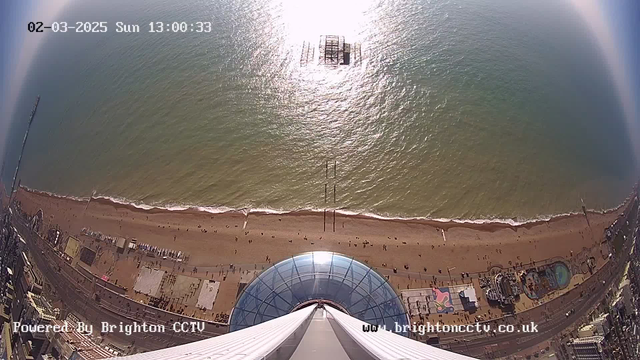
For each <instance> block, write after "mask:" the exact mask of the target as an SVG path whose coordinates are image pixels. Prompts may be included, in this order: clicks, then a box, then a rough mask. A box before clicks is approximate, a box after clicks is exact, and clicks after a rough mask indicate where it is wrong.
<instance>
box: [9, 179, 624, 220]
mask: <svg viewBox="0 0 640 360" xmlns="http://www.w3.org/2000/svg"><path fill="white" fill-rule="evenodd" d="M21 188H23V189H24V190H26V191H29V192H32V193H36V194H45V195H47V196H51V197H55V198H61V199H69V200H74V201H81V202H85V201H89V199H92V200H103V201H108V202H111V203H114V204H119V205H123V206H131V207H134V208H137V209H140V210H146V211H149V210H162V211H187V210H196V211H200V212H206V213H210V214H224V213H234V212H239V213H243V214H245V215H248V214H269V215H285V214H296V213H301V212H310V213H323V212H324V211H325V210H328V211H333V210H332V209H321V208H299V209H294V210H284V209H272V208H231V207H227V206H200V205H184V204H168V205H149V204H144V203H140V202H135V201H130V200H128V199H125V198H122V197H114V196H106V195H95V196H91V197H77V196H70V195H60V194H55V193H52V192H49V191H43V190H37V189H31V188H29V187H26V186H21ZM633 195H634V193H633V192H632V193H631V194H630V195H629V196H628V197H627V198H626V199H625V200H624V201H623V202H622V203H621V204H619V205H618V206H616V207H614V208H610V209H605V210H596V209H587V211H588V212H591V213H599V214H605V213H608V212H612V211H617V210H619V209H620V208H622V207H623V206H624V204H626V203H627V202H628V201H629V200H630V199H631V197H632V196H633ZM335 211H336V213H338V214H341V215H344V216H352V217H356V216H358V217H364V218H372V219H378V220H392V221H433V222H438V223H442V224H443V225H445V224H452V223H453V224H463V225H464V224H469V225H486V224H503V225H508V226H522V225H529V224H533V223H539V222H546V221H551V220H554V219H559V218H566V217H570V216H576V215H580V214H582V212H569V213H561V214H554V215H540V216H538V217H536V218H531V219H521V220H516V219H500V218H495V219H448V218H429V217H421V216H417V217H401V216H385V215H380V214H375V213H371V212H367V211H357V210H347V209H336V210H335Z"/></svg>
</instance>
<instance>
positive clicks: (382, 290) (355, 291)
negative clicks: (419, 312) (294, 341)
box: [230, 251, 408, 335]
mask: <svg viewBox="0 0 640 360" xmlns="http://www.w3.org/2000/svg"><path fill="white" fill-rule="evenodd" d="M313 300H328V301H329V302H332V303H334V304H336V305H338V306H339V307H342V308H343V309H344V310H346V311H347V313H348V314H349V315H351V316H353V317H355V318H358V319H360V320H362V321H365V322H368V323H370V324H377V325H385V326H386V328H387V329H388V330H391V331H393V330H394V328H395V324H396V323H397V324H399V325H407V324H408V318H407V314H406V312H405V309H404V306H403V304H402V301H401V300H400V298H399V297H398V295H397V294H396V292H395V291H394V290H393V288H392V287H391V285H390V284H389V283H388V282H387V280H386V279H385V278H383V277H382V276H380V274H378V273H377V272H376V271H375V270H373V269H371V268H370V267H369V266H367V265H365V264H362V263H361V262H359V261H357V260H354V259H352V258H349V257H346V256H344V255H340V254H336V253H331V252H327V251H315V252H310V253H304V254H300V255H296V256H294V257H292V258H289V259H286V260H283V261H281V262H279V263H277V264H275V265H273V266H272V267H270V268H268V269H266V270H264V271H263V272H262V273H260V275H259V276H258V277H257V278H256V279H254V280H253V281H252V282H251V283H250V284H249V285H248V286H247V287H246V288H245V289H244V291H243V292H242V294H241V295H240V297H239V299H238V301H237V303H236V306H235V308H234V309H233V312H232V313H231V319H230V331H236V330H240V329H244V328H246V327H249V326H252V325H256V324H260V323H262V322H265V321H268V320H271V319H274V318H277V317H279V316H282V315H286V314H288V313H290V312H291V311H293V310H294V309H296V307H298V306H299V305H301V304H304V303H307V302H310V301H313ZM404 335H406V333H404Z"/></svg>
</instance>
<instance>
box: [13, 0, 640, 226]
mask: <svg viewBox="0 0 640 360" xmlns="http://www.w3.org/2000/svg"><path fill="white" fill-rule="evenodd" d="M59 20H60V21H67V22H69V23H75V22H76V21H108V22H109V27H110V29H109V32H108V33H106V34H75V33H67V34H62V33H57V34H48V35H46V36H47V38H46V41H45V44H44V45H43V47H42V48H41V50H40V52H39V56H38V58H37V59H36V60H35V62H34V67H33V69H32V71H31V73H30V76H29V77H28V79H27V82H26V85H25V88H24V92H23V94H22V97H21V100H20V102H19V104H18V111H17V112H16V114H15V116H14V122H16V121H17V122H16V124H17V125H15V126H14V127H13V128H12V130H11V138H12V142H11V143H10V144H9V151H8V154H7V155H8V158H7V164H6V166H7V169H12V167H13V166H15V162H16V160H17V156H18V151H19V148H20V142H21V139H22V133H23V132H24V129H25V127H26V120H27V119H28V115H29V112H30V110H31V106H32V103H33V101H34V99H35V96H36V95H37V94H40V95H41V96H42V99H41V102H40V107H39V109H38V114H37V117H36V120H35V122H34V126H33V127H32V131H31V134H30V138H29V143H28V145H27V149H26V151H25V155H24V159H23V168H22V172H21V173H22V184H23V185H26V186H28V187H31V188H35V189H40V190H46V191H50V192H54V193H58V194H63V195H72V196H88V195H90V194H91V193H92V191H93V190H95V191H97V193H98V194H101V195H105V196H112V197H116V198H122V199H128V200H129V201H133V202H136V203H145V204H149V205H160V206H170V205H177V204H183V205H184V204H190V205H199V206H211V207H217V206H220V207H223V206H224V207H232V208H242V207H254V208H272V209H287V210H292V209H299V208H321V207H324V206H325V200H324V196H325V195H324V184H325V183H328V189H329V190H328V202H327V205H326V206H328V207H338V208H345V209H349V210H353V211H364V212H370V213H376V214H382V215H389V216H426V217H433V218H465V219H468V218H473V219H479V218H512V217H517V218H520V219H530V218H535V217H537V216H540V215H549V214H558V213H566V212H571V211H576V210H579V209H580V199H581V198H583V199H584V201H585V202H586V204H587V206H588V207H589V208H595V209H603V208H610V207H613V206H615V205H617V204H619V203H620V202H621V201H622V200H623V199H624V197H625V196H626V195H627V194H628V193H629V192H630V191H631V186H632V183H633V182H634V174H635V173H636V170H635V169H634V168H633V167H632V164H633V160H632V155H631V149H630V145H629V140H628V136H627V134H626V133H625V129H624V125H623V120H622V112H621V110H620V106H619V102H618V99H617V97H616V95H615V94H616V92H615V89H614V88H613V86H612V83H611V81H610V78H609V73H608V71H607V69H606V67H605V65H604V61H603V58H602V56H601V54H600V52H599V50H598V48H597V47H596V45H595V42H594V40H592V38H591V37H590V35H589V33H588V32H587V29H586V26H585V25H584V24H583V23H582V21H581V20H580V19H579V17H578V15H577V14H576V13H575V12H574V10H573V9H572V8H571V6H570V5H569V4H568V3H565V2H564V1H561V0H541V1H512V0H492V1H486V0H464V1H462V0H457V1H447V0H431V1H417V0H416V1H404V0H398V1H340V0H326V1H313V2H307V1H302V0H284V1H276V0H215V1H204V0H191V1H167V0H162V1H158V0H154V1H150V0H149V1H124V0H117V1H100V2H97V1H92V2H84V1H76V2H74V3H72V5H71V6H70V7H69V8H68V9H66V10H65V11H64V13H63V14H62V15H61V16H60V18H59ZM116 21H122V22H125V23H129V24H139V25H140V26H141V28H142V31H143V32H142V33H139V34H122V33H116V32H115V23H116ZM151 21H162V22H165V23H170V22H173V21H180V22H181V21H186V22H188V23H195V22H197V21H210V22H211V23H212V24H213V32H211V33H195V32H189V33H166V32H165V33H162V34H157V33H155V34H154V33H148V23H149V22H151ZM321 34H338V35H344V36H345V37H346V41H347V42H353V41H356V42H361V43H362V49H363V58H364V62H363V64H362V66H360V67H345V68H340V69H331V68H325V67H320V66H312V67H300V51H301V47H302V42H303V41H305V40H309V41H311V42H312V43H314V44H317V42H318V37H319V35H321ZM316 54H317V50H316ZM327 160H328V161H329V162H330V164H331V165H330V167H329V171H328V173H329V179H328V180H327V179H325V162H326V161H327ZM334 161H335V162H336V163H337V174H336V176H335V178H334V172H333V162H334ZM12 175H13V171H12V170H5V173H4V175H3V179H4V181H5V182H7V183H9V184H10V178H11V176H12ZM334 184H335V185H336V189H337V191H336V196H335V198H336V203H335V205H334V203H333V186H334Z"/></svg>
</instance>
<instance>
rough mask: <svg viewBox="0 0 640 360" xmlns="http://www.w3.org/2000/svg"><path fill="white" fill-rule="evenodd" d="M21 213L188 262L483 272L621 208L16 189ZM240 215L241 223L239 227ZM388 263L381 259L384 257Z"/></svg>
mask: <svg viewBox="0 0 640 360" xmlns="http://www.w3.org/2000/svg"><path fill="white" fill-rule="evenodd" d="M17 200H18V201H20V202H21V204H22V207H23V209H24V210H25V211H27V212H28V213H35V212H36V211H37V210H38V209H42V210H43V211H44V214H45V219H44V223H45V228H48V227H49V226H50V225H54V224H57V225H58V226H60V228H61V230H63V231H64V232H66V233H68V234H79V233H80V231H81V229H82V228H89V229H91V230H93V231H100V232H102V233H103V234H105V235H110V236H121V237H126V238H136V239H137V240H138V241H139V242H144V243H148V244H151V245H155V246H159V247H163V248H168V249H173V250H179V251H183V252H186V253H187V254H189V255H190V260H189V264H190V265H193V266H213V265H217V264H230V263H234V264H253V263H265V262H277V261H279V260H282V259H283V258H286V257H289V256H292V255H295V254H298V253H301V252H305V251H311V250H328V251H335V252H340V253H343V254H346V255H349V256H354V257H356V258H358V259H359V260H361V261H366V262H367V263H368V264H369V265H371V266H375V267H387V268H393V267H396V268H398V269H405V270H409V271H416V272H424V269H425V268H426V269H427V271H426V273H429V274H433V273H436V272H437V270H438V269H440V270H444V271H446V269H447V268H451V267H455V268H456V269H455V270H453V271H452V273H455V274H459V273H460V272H483V271H487V270H489V269H490V268H491V267H493V266H496V265H501V266H504V267H509V266H512V265H515V264H516V263H525V264H526V263H529V262H533V261H541V260H545V259H550V258H555V257H563V258H569V257H571V256H572V254H578V253H579V252H581V251H582V250H584V249H588V248H592V247H594V246H596V247H597V246H598V245H599V244H600V241H601V240H602V236H603V232H604V229H605V228H606V227H608V226H609V225H610V224H611V223H612V222H613V221H615V219H616V218H617V216H618V212H619V211H611V212H609V213H605V214H600V213H589V214H588V220H589V224H590V226H589V225H588V224H587V221H586V219H585V216H584V215H582V214H581V215H571V216H562V217H560V218H556V219H552V220H550V221H541V222H538V223H530V224H525V225H521V226H510V225H506V224H501V223H489V224H456V223H440V222H436V221H428V220H411V221H410V220H407V221H400V220H381V219H374V218H368V217H362V216H345V215H340V214H337V215H336V231H335V232H333V231H332V223H333V218H332V215H330V214H327V224H326V231H323V214H322V213H319V214H318V213H312V212H298V213H289V214H264V213H263V214H260V213H258V214H254V213H250V214H249V215H248V216H246V215H245V214H243V213H241V212H228V213H221V214H211V213H207V212H202V211H196V210H183V211H168V210H160V209H152V210H143V209H139V208H135V207H133V206H127V205H122V204H117V203H114V202H111V201H109V200H105V199H93V200H91V202H90V203H88V202H87V201H77V200H71V199H68V198H62V197H52V196H50V195H47V194H45V193H40V192H34V191H26V190H24V189H21V190H20V191H19V192H18V195H17ZM245 221H246V226H245ZM385 265H386V266H385Z"/></svg>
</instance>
